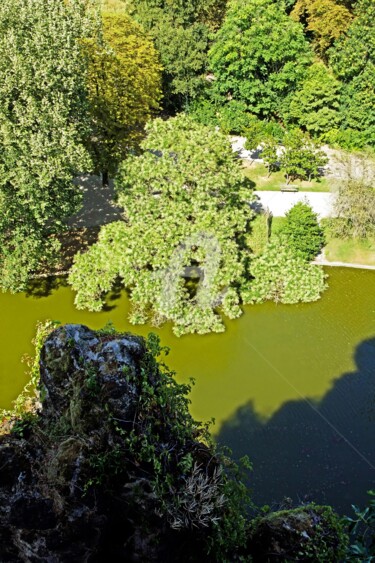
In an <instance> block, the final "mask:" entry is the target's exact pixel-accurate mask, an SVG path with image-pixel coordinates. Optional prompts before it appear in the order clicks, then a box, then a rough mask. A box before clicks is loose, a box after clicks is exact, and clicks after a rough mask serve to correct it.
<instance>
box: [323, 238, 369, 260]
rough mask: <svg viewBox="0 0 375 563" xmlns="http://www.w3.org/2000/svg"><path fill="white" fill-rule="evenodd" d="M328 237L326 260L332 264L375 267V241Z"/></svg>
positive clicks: (325, 252) (325, 250)
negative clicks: (348, 263)
mask: <svg viewBox="0 0 375 563" xmlns="http://www.w3.org/2000/svg"><path fill="white" fill-rule="evenodd" d="M326 236H327V245H326V246H325V248H324V254H325V258H326V259H327V260H329V261H330V262H351V263H353V264H368V265H369V266H375V239H348V240H345V239H338V238H333V237H329V236H328V235H326Z"/></svg>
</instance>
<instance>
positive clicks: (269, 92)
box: [209, 0, 312, 117]
mask: <svg viewBox="0 0 375 563" xmlns="http://www.w3.org/2000/svg"><path fill="white" fill-rule="evenodd" d="M311 60H312V52H311V49H310V47H309V44H308V43H307V41H306V39H305V37H304V34H303V28H302V26H301V24H299V23H297V22H294V21H293V20H292V19H291V18H290V17H289V16H287V14H286V13H285V6H284V4H283V2H271V1H270V0H246V2H243V1H242V0H232V1H231V2H230V3H229V6H228V11H227V15H226V17H225V20H224V23H223V25H222V27H221V28H220V29H219V31H218V32H217V34H216V37H215V40H214V43H213V46H212V48H211V50H210V54H209V61H210V68H211V69H212V71H213V73H214V76H215V81H214V83H213V88H214V90H215V91H217V92H218V93H219V94H220V95H221V96H222V97H223V99H224V101H225V100H228V99H235V100H238V101H242V102H244V103H246V104H247V106H248V109H249V111H250V112H251V113H255V114H256V115H259V116H261V117H267V116H280V115H282V110H283V108H284V106H285V104H286V103H287V100H288V96H290V94H292V93H293V92H294V91H295V89H296V88H297V86H298V84H299V83H300V81H301V80H302V79H303V77H304V75H305V71H306V68H307V67H308V65H309V64H310V63H311Z"/></svg>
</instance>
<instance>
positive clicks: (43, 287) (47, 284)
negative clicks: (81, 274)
mask: <svg viewBox="0 0 375 563" xmlns="http://www.w3.org/2000/svg"><path fill="white" fill-rule="evenodd" d="M67 286H68V278H67V277H66V276H60V277H56V276H50V277H48V278H35V279H33V280H30V281H29V283H28V284H27V288H26V291H25V294H26V297H35V298H42V297H49V296H50V295H51V294H52V293H53V292H54V291H56V290H57V289H59V288H60V287H67Z"/></svg>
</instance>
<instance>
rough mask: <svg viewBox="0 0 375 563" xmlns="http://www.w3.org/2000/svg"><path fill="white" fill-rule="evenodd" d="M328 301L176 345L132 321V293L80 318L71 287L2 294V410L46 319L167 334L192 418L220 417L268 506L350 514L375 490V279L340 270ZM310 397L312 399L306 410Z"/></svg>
mask: <svg viewBox="0 0 375 563" xmlns="http://www.w3.org/2000/svg"><path fill="white" fill-rule="evenodd" d="M328 272H329V275H330V278H329V286H330V287H329V289H328V291H326V293H325V294H324V295H323V297H322V299H321V300H320V301H318V302H316V303H311V304H303V305H293V306H290V305H276V304H273V303H267V304H264V305H256V306H250V307H247V308H246V309H245V313H244V315H243V316H242V317H241V318H240V319H237V320H236V321H231V322H228V323H227V330H226V332H225V333H223V334H211V335H207V336H198V335H191V336H184V337H182V338H176V337H175V336H173V334H172V331H171V327H170V326H166V327H163V328H162V329H153V328H151V327H147V326H138V327H135V326H132V325H130V324H129V323H128V322H127V319H126V316H127V314H126V313H127V310H128V307H129V304H128V300H127V297H126V294H125V292H120V291H119V292H113V293H112V294H111V295H110V296H109V298H108V306H107V307H106V310H105V311H103V312H101V313H88V312H85V311H78V310H76V309H75V307H74V304H73V299H74V294H73V292H72V291H71V290H70V288H69V287H67V286H66V285H65V284H66V282H65V281H64V280H43V281H42V282H41V281H38V282H34V283H33V284H32V285H30V288H29V291H28V293H23V294H16V295H10V294H0V307H1V309H0V310H1V313H2V315H1V319H0V341H1V355H0V407H9V406H10V404H11V401H12V400H13V399H14V398H15V397H16V396H17V394H18V393H19V392H20V391H21V390H22V388H23V386H24V384H25V382H26V381H27V376H26V375H25V365H24V364H22V363H21V357H22V356H23V355H24V354H25V353H31V352H32V346H31V340H32V338H33V335H34V333H35V325H36V322H37V321H41V320H44V319H53V320H59V321H60V322H62V323H83V324H87V325H88V326H90V327H92V328H100V327H102V326H104V325H105V324H106V323H107V322H108V321H112V322H113V323H114V325H115V326H116V328H117V329H118V330H131V331H133V332H136V333H138V334H143V335H145V334H147V333H148V332H150V330H153V331H155V332H157V333H159V335H160V337H161V340H162V344H164V345H168V346H170V348H171V353H170V355H169V358H168V363H169V365H170V366H171V367H172V368H173V369H174V370H176V371H177V374H178V379H179V381H181V382H185V381H188V379H189V378H190V377H194V378H195V380H196V384H195V386H194V388H193V391H192V394H191V400H192V405H191V411H192V414H193V415H194V416H195V417H196V418H198V419H200V420H209V419H211V418H215V421H216V423H215V426H214V428H213V432H214V434H215V437H216V438H217V440H218V441H220V442H221V443H225V444H227V445H229V446H230V447H231V448H232V450H233V454H234V455H235V456H237V457H240V456H241V455H243V454H245V453H246V454H248V455H249V456H250V458H251V460H252V461H253V464H254V471H253V473H252V474H251V475H250V478H249V483H250V484H251V486H252V487H253V488H254V499H255V501H256V502H258V503H263V502H268V503H270V502H273V501H274V502H276V503H279V502H281V501H282V499H283V497H291V498H292V500H293V501H301V500H302V501H307V500H315V501H317V502H327V503H331V504H334V505H335V506H336V507H337V508H338V509H340V510H346V511H348V510H349V507H350V504H351V503H353V502H357V503H362V502H364V501H365V496H366V495H365V492H366V490H368V489H369V488H371V487H372V488H375V271H368V270H354V269H353V270H352V269H348V268H342V269H338V268H331V269H329V270H328ZM306 399H307V400H306Z"/></svg>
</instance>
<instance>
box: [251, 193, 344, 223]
mask: <svg viewBox="0 0 375 563" xmlns="http://www.w3.org/2000/svg"><path fill="white" fill-rule="evenodd" d="M254 193H255V195H256V196H257V201H256V202H255V203H253V204H252V207H253V209H255V210H257V211H261V209H264V210H265V209H269V211H271V213H272V215H274V217H284V216H285V214H286V212H287V211H289V209H290V208H291V207H293V205H295V204H296V203H297V202H299V201H303V202H307V203H308V204H309V205H311V207H312V209H313V210H314V211H315V213H317V214H318V216H319V217H320V218H322V217H329V216H330V215H331V214H332V200H333V197H334V196H333V194H331V193H329V192H268V191H256V192H254Z"/></svg>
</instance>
